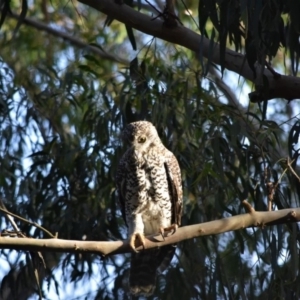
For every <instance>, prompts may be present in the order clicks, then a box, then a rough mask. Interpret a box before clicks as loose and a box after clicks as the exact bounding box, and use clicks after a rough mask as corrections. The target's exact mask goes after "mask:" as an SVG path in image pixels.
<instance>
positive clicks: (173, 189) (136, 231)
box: [116, 121, 182, 296]
mask: <svg viewBox="0 0 300 300" xmlns="http://www.w3.org/2000/svg"><path fill="white" fill-rule="evenodd" d="M123 140H124V141H125V142H128V143H129V146H130V147H129V149H128V150H127V151H126V152H125V154H124V155H123V157H122V158H121V160H120V163H119V167H118V170H117V175H116V181H117V189H118V194H119V199H120V204H121V211H122V215H123V218H124V220H125V222H126V224H127V226H128V236H129V238H130V245H131V247H132V248H133V249H135V245H136V243H137V242H139V243H141V244H143V243H144V235H151V234H155V233H159V232H160V233H162V234H163V232H164V231H165V230H171V229H174V230H176V228H177V226H180V221H181V213H182V186H181V174H180V168H179V165H178V162H177V160H176V158H175V156H174V154H173V153H172V152H170V151H169V150H168V149H166V148H165V147H164V145H163V144H162V142H161V140H160V138H159V136H158V133H157V131H156V129H155V127H154V126H153V125H152V123H150V122H147V121H139V122H134V123H131V124H129V125H127V127H126V128H125V130H124V132H123ZM174 251H175V248H174V246H166V247H162V248H160V249H155V250H148V251H141V252H140V253H134V254H133V255H132V258H131V271H130V291H131V293H132V294H133V295H145V296H148V295H151V294H152V293H153V291H154V289H155V278H156V271H157V269H159V268H160V267H161V266H162V265H167V264H168V263H169V262H170V261H171V259H172V257H173V254H174Z"/></svg>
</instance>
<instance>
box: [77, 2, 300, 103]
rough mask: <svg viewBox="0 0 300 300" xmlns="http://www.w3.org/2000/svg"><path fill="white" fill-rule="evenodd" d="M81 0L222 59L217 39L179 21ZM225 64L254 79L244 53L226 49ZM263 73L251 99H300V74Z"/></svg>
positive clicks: (217, 59) (156, 33) (266, 71)
mask: <svg viewBox="0 0 300 300" xmlns="http://www.w3.org/2000/svg"><path fill="white" fill-rule="evenodd" d="M79 2H81V3H83V4H86V5H88V6H90V7H93V8H95V9H96V10H98V11H100V12H103V13H105V14H107V15H109V16H110V17H112V18H114V19H116V20H118V21H120V22H122V23H125V24H126V25H129V26H131V27H132V28H135V29H137V30H139V31H142V32H144V33H147V34H149V35H152V36H154V37H158V38H161V39H163V40H165V41H168V42H171V43H173V44H177V45H181V46H183V47H185V48H188V49H190V50H192V51H195V52H196V56H197V57H199V56H200V55H203V56H204V57H206V58H208V57H209V58H210V59H211V61H213V62H214V63H216V64H220V63H221V61H220V47H219V44H218V43H214V45H213V47H212V46H211V41H210V40H209V39H207V38H205V37H204V36H201V35H199V34H197V33H195V32H194V31H192V30H190V29H188V28H186V27H184V26H181V25H180V24H178V26H177V27H175V28H168V27H167V26H165V25H164V22H163V21H161V20H159V19H155V20H153V19H152V18H151V17H150V16H147V15H145V14H143V13H141V12H138V11H136V10H134V9H133V8H131V7H129V6H127V5H126V4H122V5H119V4H117V3H116V2H115V1H113V0H79ZM212 50H213V51H212ZM224 67H225V68H227V69H228V70H231V71H233V72H235V73H238V74H240V75H241V76H243V77H244V78H246V79H248V80H250V81H252V82H255V78H254V76H253V71H252V70H251V69H250V67H249V65H248V63H247V61H246V58H245V55H242V54H240V53H237V52H235V51H232V50H230V49H226V53H225V62H224ZM264 75H265V76H266V79H267V81H268V89H267V90H264V91H260V90H258V91H255V92H253V93H250V94H249V96H250V100H251V101H253V102H259V101H262V100H270V99H273V98H285V99H287V100H293V99H299V95H300V92H299V91H300V78H297V77H293V76H286V75H281V76H274V74H272V72H271V71H270V70H269V69H267V68H265V70H264Z"/></svg>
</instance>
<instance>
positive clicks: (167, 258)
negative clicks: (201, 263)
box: [129, 245, 176, 297]
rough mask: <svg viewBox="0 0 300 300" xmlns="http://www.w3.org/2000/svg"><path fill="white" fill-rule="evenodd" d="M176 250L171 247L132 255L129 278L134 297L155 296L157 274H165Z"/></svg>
mask: <svg viewBox="0 0 300 300" xmlns="http://www.w3.org/2000/svg"><path fill="white" fill-rule="evenodd" d="M175 249H176V247H175V246H173V245H170V246H165V247H162V248H159V249H150V250H146V251H142V252H139V253H133V254H132V256H131V265H130V278H129V286H130V293H131V294H132V295H134V296H141V295H143V296H146V297H147V296H151V295H152V294H153V292H154V290H155V281H156V273H157V271H160V272H163V271H164V270H165V269H166V268H167V267H168V266H169V264H170V262H171V260H172V257H173V255H174V253H175Z"/></svg>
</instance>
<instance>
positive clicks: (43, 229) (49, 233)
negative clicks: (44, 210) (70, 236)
mask: <svg viewBox="0 0 300 300" xmlns="http://www.w3.org/2000/svg"><path fill="white" fill-rule="evenodd" d="M2 204H3V203H2ZM0 211H2V212H4V213H5V214H7V215H10V216H13V217H14V218H17V219H19V220H21V221H23V222H25V223H28V224H30V225H33V226H35V227H37V228H38V229H40V230H42V231H44V232H45V233H47V234H48V235H49V236H50V237H51V238H56V236H55V235H53V234H52V233H51V232H50V231H48V230H47V229H45V228H44V227H42V226H40V225H39V224H37V223H35V222H31V221H29V220H27V219H24V218H22V217H20V216H18V215H15V214H13V213H11V212H10V211H8V210H7V209H6V208H2V207H0Z"/></svg>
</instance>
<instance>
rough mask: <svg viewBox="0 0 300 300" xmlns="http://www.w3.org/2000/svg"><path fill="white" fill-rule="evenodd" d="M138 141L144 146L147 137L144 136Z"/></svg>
mask: <svg viewBox="0 0 300 300" xmlns="http://www.w3.org/2000/svg"><path fill="white" fill-rule="evenodd" d="M137 141H138V143H140V144H143V143H145V142H146V137H145V136H143V135H142V136H139V137H138V140H137Z"/></svg>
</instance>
